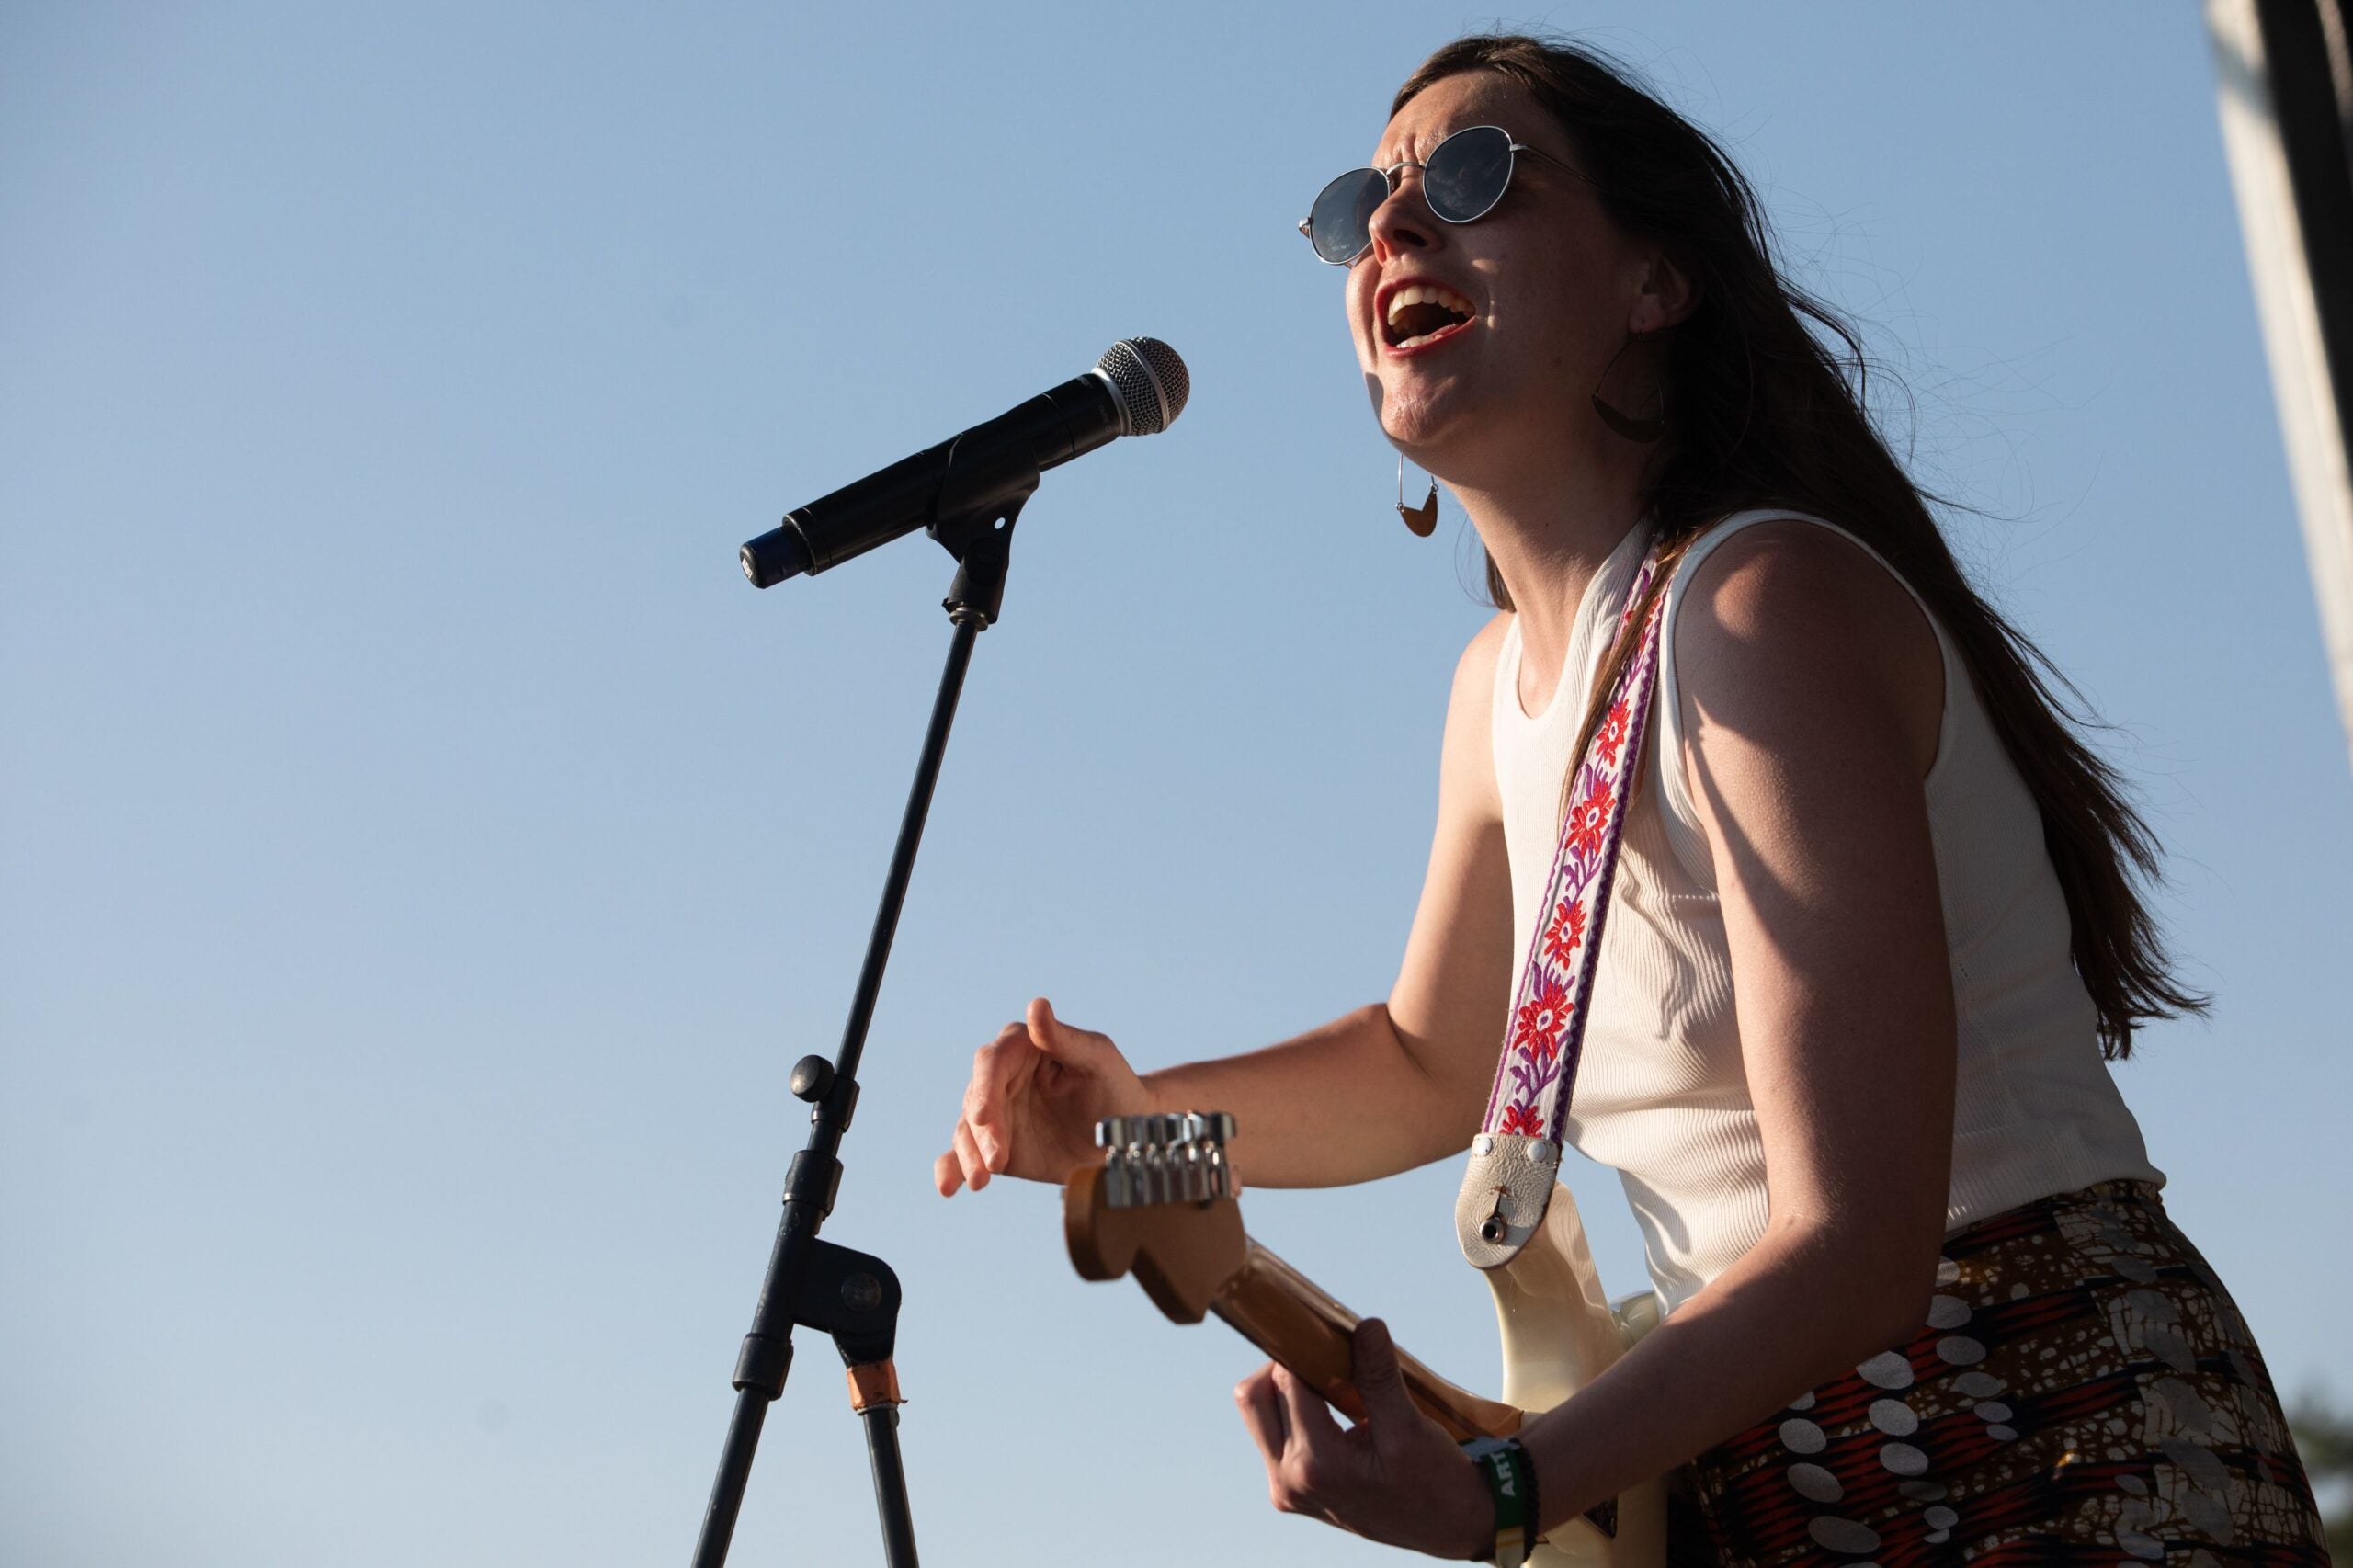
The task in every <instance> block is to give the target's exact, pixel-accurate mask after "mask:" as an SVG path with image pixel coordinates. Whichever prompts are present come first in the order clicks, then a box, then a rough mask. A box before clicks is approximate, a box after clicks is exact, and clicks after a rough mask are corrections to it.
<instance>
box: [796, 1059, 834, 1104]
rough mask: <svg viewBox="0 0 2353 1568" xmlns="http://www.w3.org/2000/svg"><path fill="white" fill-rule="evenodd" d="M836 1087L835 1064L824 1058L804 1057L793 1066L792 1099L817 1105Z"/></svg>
mask: <svg viewBox="0 0 2353 1568" xmlns="http://www.w3.org/2000/svg"><path fill="white" fill-rule="evenodd" d="M833 1086H834V1064H833V1063H832V1062H828V1061H826V1060H825V1059H824V1057H822V1056H804V1057H802V1058H801V1060H800V1061H798V1062H794V1063H793V1064H792V1097H793V1098H795V1099H799V1100H807V1101H808V1102H809V1103H810V1104H811V1105H815V1104H816V1103H817V1102H818V1101H819V1100H822V1099H824V1097H825V1091H826V1090H828V1089H830V1088H832V1087H833Z"/></svg>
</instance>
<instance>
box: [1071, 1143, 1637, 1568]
mask: <svg viewBox="0 0 2353 1568" xmlns="http://www.w3.org/2000/svg"><path fill="white" fill-rule="evenodd" d="M1232 1135H1233V1118H1232V1117H1230V1116H1227V1115H1224V1114H1223V1113H1222V1112H1206V1113H1201V1112H1195V1113H1187V1114H1180V1115H1159V1116H1115V1117H1108V1118H1106V1119H1104V1120H1103V1121H1102V1122H1101V1123H1100V1124H1098V1125H1097V1128H1096V1142H1097V1145H1098V1146H1100V1147H1101V1148H1102V1149H1103V1151H1104V1156H1103V1159H1102V1161H1101V1162H1100V1163H1099V1164H1097V1163H1093V1162H1090V1163H1088V1164H1086V1165H1081V1166H1079V1167H1078V1168H1077V1169H1075V1170H1074V1171H1073V1172H1071V1175H1070V1179H1069V1181H1068V1183H1067V1184H1065V1186H1064V1187H1063V1234H1064V1238H1065V1239H1066V1240H1067V1241H1068V1243H1069V1245H1070V1256H1071V1262H1072V1263H1073V1264H1074V1265H1075V1266H1076V1267H1077V1268H1078V1272H1079V1276H1080V1278H1086V1279H1117V1278H1120V1276H1121V1275H1123V1274H1129V1273H1132V1274H1133V1275H1134V1276H1135V1277H1136V1282H1137V1283H1138V1284H1140V1285H1142V1287H1143V1290H1144V1294H1146V1295H1147V1296H1150V1297H1151V1298H1152V1301H1153V1304H1154V1306H1156V1307H1158V1308H1159V1309H1160V1310H1161V1311H1162V1312H1164V1313H1165V1314H1166V1315H1167V1316H1168V1318H1169V1319H1170V1320H1171V1321H1173V1322H1176V1323H1188V1324H1189V1323H1199V1322H1200V1321H1201V1319H1202V1317H1203V1316H1205V1315H1206V1314H1208V1313H1210V1312H1215V1313H1216V1314H1217V1315H1218V1316H1219V1317H1220V1318H1222V1319H1223V1320H1224V1321H1225V1322H1226V1323H1228V1324H1232V1325H1233V1327H1234V1328H1235V1329H1236V1330H1238V1331H1239V1332H1240V1333H1241V1334H1242V1335H1243V1337H1245V1338H1246V1339H1248V1340H1249V1341H1250V1342H1251V1343H1252V1344H1254V1345H1256V1346H1257V1347H1258V1348H1259V1349H1261V1350H1263V1351H1265V1352H1266V1353H1267V1357H1268V1358H1271V1359H1272V1360H1274V1361H1276V1362H1278V1363H1279V1364H1280V1365H1282V1366H1284V1367H1287V1368H1289V1369H1290V1370H1291V1371H1292V1372H1293V1373H1295V1374H1296V1375H1297V1376H1298V1377H1299V1378H1300V1379H1302V1381H1305V1382H1306V1383H1307V1385H1308V1386H1309V1387H1310V1388H1313V1389H1314V1390H1315V1391H1316V1392H1319V1393H1321V1394H1322V1395H1323V1396H1324V1399H1325V1400H1327V1401H1328V1402H1329V1403H1331V1404H1332V1405H1333V1406H1334V1407H1335V1408H1336V1409H1338V1410H1339V1411H1340V1412H1341V1413H1342V1414H1344V1415H1347V1416H1348V1417H1349V1418H1350V1419H1352V1420H1359V1421H1360V1420H1362V1419H1363V1418H1364V1405H1363V1401H1362V1400H1361V1399H1359V1398H1358V1394H1357V1389H1356V1384H1355V1382H1354V1381H1352V1380H1351V1379H1350V1377H1349V1363H1350V1349H1349V1335H1350V1333H1351V1331H1353V1330H1354V1328H1355V1327H1356V1324H1357V1315H1356V1314H1355V1313H1354V1312H1350V1311H1348V1309H1347V1308H1346V1307H1344V1306H1342V1305H1341V1304H1340V1303H1339V1302H1338V1301H1334V1300H1333V1299H1332V1298H1331V1296H1329V1295H1328V1294H1326V1293H1325V1292H1324V1290H1320V1289H1318V1288H1317V1287H1316V1286H1315V1285H1314V1283H1313V1282H1312V1281H1311V1280H1309V1279H1308V1278H1306V1276H1304V1275H1302V1274H1301V1273H1300V1272H1299V1271H1298V1270H1297V1269H1295V1268H1293V1267H1290V1265H1289V1264H1287V1263H1285V1262H1284V1261H1283V1260H1282V1259H1280V1258H1279V1257H1277V1256H1275V1255H1274V1254H1273V1253H1270V1252H1268V1251H1267V1249H1266V1248H1265V1247H1263V1246H1260V1245H1259V1244H1257V1243H1256V1242H1255V1241H1252V1240H1251V1239H1250V1237H1249V1236H1248V1235H1247V1234H1246V1233H1245V1232H1244V1230H1243V1228H1242V1210H1241V1207H1240V1205H1239V1204H1238V1203H1237V1201H1236V1197H1235V1195H1236V1193H1237V1191H1238V1190H1239V1186H1240V1184H1239V1183H1238V1182H1237V1181H1236V1180H1235V1179H1234V1175H1233V1166H1232V1165H1230V1164H1229V1163H1228V1162H1227V1160H1226V1157H1225V1142H1226V1140H1227V1139H1228V1138H1229V1137H1231V1136H1232ZM1486 1275H1487V1282H1488V1284H1489V1286H1490V1287H1491V1288H1492V1289H1493V1290H1494V1291H1495V1320H1496V1324H1497V1327H1498V1329H1499V1330H1500V1332H1501V1335H1502V1338H1503V1359H1504V1381H1503V1398H1502V1400H1501V1401H1496V1400H1491V1399H1483V1398H1481V1397H1480V1396H1479V1395H1477V1394H1474V1393H1472V1392H1469V1391H1468V1390H1466V1389H1462V1388H1459V1387H1457V1386H1456V1385H1455V1384H1453V1383H1450V1382H1449V1381H1446V1380H1445V1379H1444V1378H1441V1377H1439V1376H1438V1374H1437V1373H1436V1372H1433V1371H1431V1370H1430V1369H1428V1368H1427V1367H1426V1366H1424V1365H1423V1364H1422V1363H1421V1362H1420V1361H1418V1360H1416V1359H1415V1358H1413V1357H1411V1356H1408V1355H1407V1354H1405V1352H1404V1350H1402V1349H1401V1350H1399V1351H1398V1353H1397V1366H1398V1369H1399V1371H1400V1372H1402V1373H1403V1374H1404V1381H1405V1388H1406V1391H1407V1392H1409V1393H1411V1394H1412V1395H1413V1398H1414V1403H1415V1404H1417V1405H1419V1406H1420V1407H1421V1408H1422V1409H1423V1410H1424V1411H1426V1412H1427V1413H1428V1415H1430V1416H1431V1417H1432V1418H1433V1419H1435V1420H1436V1421H1437V1422H1438V1425H1439V1426H1443V1427H1445V1428H1446V1430H1447V1433H1448V1435H1449V1436H1450V1437H1453V1438H1455V1440H1456V1441H1458V1442H1461V1441H1467V1440H1469V1439H1471V1438H1472V1437H1510V1436H1511V1435H1512V1434H1514V1433H1516V1432H1518V1430H1519V1428H1520V1426H1521V1424H1522V1423H1523V1422H1525V1421H1526V1420H1527V1419H1528V1417H1529V1415H1530V1414H1532V1413H1536V1412H1540V1411H1545V1410H1550V1409H1551V1408H1552V1406H1554V1405H1556V1404H1558V1403H1561V1402H1562V1401H1563V1400H1564V1399H1566V1398H1568V1397H1569V1396H1570V1395H1571V1394H1573V1393H1574V1392H1576V1391H1577V1390H1578V1389H1580V1388H1583V1387H1584V1386H1585V1385H1586V1384H1587V1383H1589V1382H1591V1381H1593V1380H1594V1379H1595V1378H1597V1377H1598V1376H1600V1375H1601V1373H1602V1371H1603V1370H1604V1369H1607V1368H1608V1366H1609V1364H1610V1363H1611V1362H1613V1361H1615V1360H1617V1358H1619V1357H1620V1356H1621V1355H1623V1354H1625V1352H1626V1350H1627V1348H1628V1346H1631V1345H1632V1344H1633V1343H1634V1342H1635V1341H1636V1340H1637V1339H1640V1338H1641V1337H1642V1336H1643V1335H1644V1334H1646V1333H1648V1332H1649V1331H1650V1330H1651V1329H1652V1328H1653V1327H1654V1326H1655V1325H1656V1324H1657V1322H1658V1307H1657V1302H1656V1299H1655V1298H1654V1297H1653V1296H1651V1295H1650V1294H1649V1293H1648V1292H1644V1293H1643V1294H1642V1295H1639V1296H1632V1297H1629V1298H1628V1299H1627V1300H1626V1301H1623V1302H1621V1303H1620V1305H1619V1306H1618V1307H1617V1308H1616V1309H1615V1310H1613V1309H1612V1308H1611V1306H1610V1304H1609V1301H1608V1298H1606V1297H1605V1296H1604V1295H1603V1294H1602V1290H1601V1275H1600V1271H1599V1270H1598V1269H1597V1268H1596V1267H1594V1262H1593V1249H1592V1248H1591V1247H1590V1246H1589V1245H1588V1244H1586V1236H1585V1226H1584V1225H1583V1223H1582V1222H1581V1221H1579V1220H1578V1218H1577V1207H1576V1203H1575V1200H1574V1199H1572V1198H1571V1197H1570V1196H1569V1191H1568V1188H1566V1187H1555V1188H1554V1190H1553V1193H1552V1204H1551V1207H1550V1208H1549V1209H1547V1210H1546V1211H1545V1215H1544V1221H1543V1226H1542V1228H1541V1230H1540V1231H1539V1232H1538V1233H1537V1234H1536V1235H1535V1236H1534V1237H1533V1238H1531V1239H1530V1240H1529V1243H1528V1244H1527V1245H1526V1246H1525V1247H1523V1248H1522V1249H1521V1250H1520V1252H1519V1254H1518V1256H1516V1257H1514V1258H1513V1259H1512V1260H1511V1261H1510V1262H1508V1263H1506V1264H1503V1265H1501V1266H1500V1267H1495V1268H1493V1269H1489V1270H1487V1271H1486ZM1665 1558H1666V1514H1665V1492H1664V1490H1663V1488H1662V1485H1661V1483H1659V1482H1656V1481H1651V1482H1645V1483H1643V1484H1642V1485H1640V1486H1636V1487H1634V1488H1632V1489H1631V1490H1629V1491H1626V1492H1623V1493H1620V1494H1619V1495H1618V1497H1617V1498H1616V1499H1614V1500H1613V1501H1612V1502H1610V1503H1606V1504H1604V1505H1602V1506H1600V1507H1597V1508H1595V1509H1593V1510H1591V1511H1590V1512H1588V1513H1587V1514H1586V1515H1585V1516H1583V1517H1579V1518H1577V1519H1574V1520H1572V1521H1571V1522H1569V1523H1568V1524H1567V1525H1565V1526H1562V1527H1559V1528H1554V1529H1553V1530H1552V1532H1551V1533H1550V1534H1549V1535H1548V1536H1547V1537H1546V1538H1544V1539H1543V1540H1540V1541H1539V1542H1538V1544H1537V1548H1536V1554H1535V1555H1534V1556H1533V1557H1530V1558H1529V1565H1530V1568H1568V1565H1570V1564H1575V1565H1577V1568H1664V1564H1665Z"/></svg>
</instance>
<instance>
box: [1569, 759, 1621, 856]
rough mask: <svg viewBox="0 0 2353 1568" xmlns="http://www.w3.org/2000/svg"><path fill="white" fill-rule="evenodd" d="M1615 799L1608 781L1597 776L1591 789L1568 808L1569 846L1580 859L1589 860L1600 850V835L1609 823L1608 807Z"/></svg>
mask: <svg viewBox="0 0 2353 1568" xmlns="http://www.w3.org/2000/svg"><path fill="white" fill-rule="evenodd" d="M1616 800H1617V797H1616V796H1615V795H1614V794H1613V793H1612V792H1611V790H1610V788H1609V785H1608V782H1607V781H1606V780H1603V779H1598V778H1597V779H1595V780H1594V783H1593V790H1592V791H1591V792H1590V793H1588V794H1587V795H1586V798H1585V799H1584V800H1582V801H1578V802H1577V803H1576V804H1575V805H1574V806H1571V807H1570V808H1569V825H1568V833H1567V838H1568V844H1569V848H1570V849H1571V850H1573V851H1574V853H1575V854H1576V856H1577V857H1578V858H1580V859H1587V860H1589V859H1591V858H1593V857H1594V856H1596V855H1597V854H1599V853H1600V852H1601V835H1602V833H1603V832H1604V830H1606V829H1607V828H1608V825H1609V808H1610V807H1611V806H1612V805H1613V804H1615V803H1616Z"/></svg>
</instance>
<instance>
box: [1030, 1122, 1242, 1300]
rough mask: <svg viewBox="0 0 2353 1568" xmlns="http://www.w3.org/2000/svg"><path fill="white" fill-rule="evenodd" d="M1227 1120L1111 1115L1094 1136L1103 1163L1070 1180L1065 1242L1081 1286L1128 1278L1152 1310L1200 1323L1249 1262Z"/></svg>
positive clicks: (1083, 1167) (1089, 1166)
mask: <svg viewBox="0 0 2353 1568" xmlns="http://www.w3.org/2000/svg"><path fill="white" fill-rule="evenodd" d="M1232 1137H1233V1118H1232V1117H1231V1116H1228V1115H1226V1114H1225V1113H1224V1112H1223V1111H1181V1112H1175V1113H1167V1114H1154V1115H1150V1116H1111V1117H1106V1118H1104V1119H1102V1120H1101V1121H1099V1122H1097V1124H1096V1127H1095V1142H1096V1145H1097V1147H1098V1148H1100V1149H1101V1150H1102V1151H1103V1159H1102V1161H1101V1163H1099V1164H1097V1163H1094V1162H1090V1163H1088V1164H1086V1165H1081V1166H1079V1167H1078V1168H1077V1169H1076V1170H1074V1171H1073V1172H1071V1174H1070V1180H1069V1182H1068V1183H1067V1184H1066V1185H1065V1186H1064V1187H1063V1237H1064V1239H1065V1240H1066V1241H1067V1242H1068V1243H1069V1244H1070V1260H1071V1262H1072V1264H1074V1266H1075V1267H1077V1269H1078V1273H1079V1278H1083V1279H1117V1278H1119V1277H1120V1275H1122V1274H1126V1273H1129V1272H1130V1271H1131V1270H1132V1271H1133V1272H1134V1274H1135V1277H1136V1282H1137V1283H1138V1284H1140V1285H1142V1287H1143V1289H1144V1293H1145V1294H1146V1295H1148V1296H1150V1297H1151V1298H1152V1300H1153V1303H1154V1305H1155V1306H1157V1307H1159V1309H1160V1310H1161V1311H1162V1312H1165V1313H1166V1314H1167V1315H1168V1316H1169V1317H1171V1318H1173V1319H1175V1320H1176V1322H1178V1323H1199V1322H1200V1321H1201V1318H1202V1315H1203V1314H1204V1313H1206V1312H1208V1311H1209V1307H1210V1303H1211V1301H1214V1300H1215V1299H1216V1298H1217V1294H1218V1290H1219V1287H1221V1286H1222V1285H1223V1284H1224V1283H1225V1282H1226V1281H1227V1280H1229V1279H1231V1278H1233V1276H1234V1275H1235V1274H1236V1273H1238V1272H1239V1271H1240V1270H1241V1268H1242V1266H1243V1264H1244V1263H1245V1261H1247V1259H1248V1256H1249V1245H1250V1244H1249V1239H1248V1238H1247V1237H1245V1235H1244V1234H1243V1233H1242V1210H1240V1208H1239V1207H1237V1206H1236V1205H1235V1203H1234V1200H1233V1199H1234V1194H1235V1192H1236V1191H1237V1190H1238V1189H1239V1187H1240V1185H1241V1184H1240V1183H1239V1182H1238V1181H1236V1180H1235V1179H1234V1174H1233V1164H1232V1162H1231V1161H1229V1160H1228V1159H1227V1158H1226V1153H1225V1146H1226V1141H1227V1140H1228V1139H1230V1138H1232Z"/></svg>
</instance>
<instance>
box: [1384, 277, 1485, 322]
mask: <svg viewBox="0 0 2353 1568" xmlns="http://www.w3.org/2000/svg"><path fill="white" fill-rule="evenodd" d="M1408 305H1437V306H1438V307H1440V308H1441V309H1444V310H1449V311H1452V312H1454V313H1455V314H1456V315H1458V316H1463V317H1466V318H1467V317H1468V316H1469V315H1470V314H1471V301H1468V300H1466V299H1464V298H1463V297H1462V296H1461V295H1460V294H1458V293H1456V292H1455V291H1454V290H1451V289H1442V288H1440V287H1438V285H1437V284H1434V283H1414V284H1409V285H1408V286H1406V287H1405V288H1403V289H1400V290H1397V292H1395V293H1394V294H1392V295H1391V296H1390V297H1389V324H1390V325H1392V326H1394V325H1396V324H1397V312H1400V311H1402V310H1404V308H1405V307H1406V306H1408Z"/></svg>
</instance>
